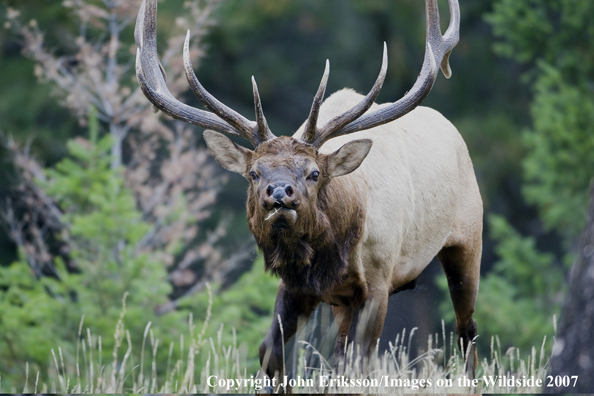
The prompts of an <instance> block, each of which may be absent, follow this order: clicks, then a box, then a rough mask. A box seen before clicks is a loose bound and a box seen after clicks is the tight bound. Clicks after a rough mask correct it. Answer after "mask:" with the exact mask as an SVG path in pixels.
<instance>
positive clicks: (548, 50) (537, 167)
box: [487, 0, 594, 242]
mask: <svg viewBox="0 0 594 396" xmlns="http://www.w3.org/2000/svg"><path fill="white" fill-rule="evenodd" d="M487 20H488V21H489V22H490V23H491V24H492V25H493V30H494V32H495V34H496V35H497V36H499V37H501V38H502V39H503V41H501V42H500V43H498V44H496V46H495V50H496V51H497V52H498V53H499V54H501V55H503V56H506V57H510V58H514V59H516V60H517V61H518V62H521V63H525V64H526V65H527V67H528V69H527V73H526V74H525V76H526V81H529V82H530V83H531V85H532V89H533V93H534V100H533V101H532V104H531V108H530V113H531V116H532V120H533V122H532V127H531V129H528V130H525V131H524V132H523V133H522V141H523V144H524V148H525V150H526V153H527V155H526V157H525V158H524V160H523V167H524V178H525V186H524V195H525V197H526V199H527V201H528V202H529V203H532V204H535V205H536V206H537V207H538V208H539V210H540V213H541V218H542V220H543V222H544V224H545V225H546V226H547V227H548V228H549V229H553V228H554V229H556V230H558V231H559V232H560V233H561V235H562V236H563V239H564V240H565V241H566V242H571V241H572V240H573V239H574V238H575V237H576V235H577V234H578V232H580V231H581V229H582V227H583V225H584V213H585V208H586V204H587V191H588V186H589V184H590V182H591V179H592V176H593V174H594V172H593V169H594V156H592V149H593V148H594V111H593V110H594V87H593V85H592V81H593V79H594V47H592V42H594V3H592V2H591V1H584V0H564V1H545V0H531V1H513V0H500V1H498V2H496V3H495V5H494V11H493V13H491V14H489V15H488V16H487Z"/></svg>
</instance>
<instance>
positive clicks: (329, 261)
mask: <svg viewBox="0 0 594 396" xmlns="http://www.w3.org/2000/svg"><path fill="white" fill-rule="evenodd" d="M346 181H347V180H346V177H345V178H344V180H340V179H336V180H333V181H332V182H331V183H330V184H329V185H327V186H324V187H322V189H321V190H320V192H319V195H318V205H317V210H315V211H312V213H307V212H305V211H302V212H300V214H299V216H300V221H301V222H302V223H300V224H299V227H296V229H295V230H293V229H290V230H282V231H275V230H274V229H273V228H272V226H271V225H269V224H265V222H263V221H261V220H259V219H258V217H257V216H255V212H256V206H255V205H256V204H257V198H256V197H254V194H249V193H248V202H247V209H248V226H249V228H250V231H251V232H252V233H253V234H254V236H255V238H256V242H257V244H258V246H259V247H260V249H261V250H262V253H263V255H264V263H265V269H266V271H270V272H272V273H273V274H275V275H278V276H280V277H281V278H282V279H283V281H284V283H285V284H286V286H287V287H288V288H290V289H296V290H299V291H301V292H304V293H306V294H314V295H321V294H323V293H325V292H327V291H329V290H331V289H332V288H334V287H335V286H336V285H337V284H340V283H341V282H342V280H343V279H344V277H345V275H346V272H347V267H348V259H349V254H350V251H351V249H352V247H353V246H355V245H356V243H357V242H358V241H359V239H360V238H361V235H362V231H363V224H364V217H365V213H364V210H363V207H364V206H363V205H362V202H356V201H349V200H346V199H342V200H338V199H337V197H345V196H351V197H352V196H353V195H355V196H357V195H358V194H353V193H355V192H354V191H346V190H349V189H350V188H352V187H353V183H347V182H346ZM344 194H349V195H344ZM250 197H251V199H250Z"/></svg>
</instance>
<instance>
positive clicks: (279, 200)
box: [266, 184, 294, 206]
mask: <svg viewBox="0 0 594 396" xmlns="http://www.w3.org/2000/svg"><path fill="white" fill-rule="evenodd" d="M266 194H267V195H268V196H269V197H272V198H273V200H274V204H275V206H276V205H278V204H280V205H285V204H287V202H286V199H287V198H291V196H292V195H293V194H294V190H293V187H292V186H291V185H274V184H269V185H268V187H267V188H266Z"/></svg>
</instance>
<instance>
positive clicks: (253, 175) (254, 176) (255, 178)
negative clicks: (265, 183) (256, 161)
mask: <svg viewBox="0 0 594 396" xmlns="http://www.w3.org/2000/svg"><path fill="white" fill-rule="evenodd" d="M250 176H251V177H252V180H258V175H257V174H256V172H254V171H251V172H250Z"/></svg>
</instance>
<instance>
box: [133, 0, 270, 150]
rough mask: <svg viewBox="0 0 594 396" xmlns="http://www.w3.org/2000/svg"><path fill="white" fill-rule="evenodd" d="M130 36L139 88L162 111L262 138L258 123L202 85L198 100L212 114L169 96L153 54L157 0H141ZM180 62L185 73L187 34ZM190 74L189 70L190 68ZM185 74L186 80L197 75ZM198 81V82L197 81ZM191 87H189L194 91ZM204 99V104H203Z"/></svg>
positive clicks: (252, 140) (255, 142) (254, 139)
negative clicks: (226, 103) (134, 46)
mask: <svg viewBox="0 0 594 396" xmlns="http://www.w3.org/2000/svg"><path fill="white" fill-rule="evenodd" d="M134 39H135V40H136V46H137V47H138V50H137V53H136V77H137V78H138V84H139V85H140V88H141V89H142V92H143V93H144V95H145V96H146V97H147V99H148V100H149V101H150V102H151V103H152V104H153V105H154V106H155V107H156V108H157V109H159V110H161V111H163V113H165V114H167V115H169V116H170V117H172V118H175V119H178V120H181V121H184V122H187V123H190V124H193V125H197V126H200V127H203V128H207V129H213V130H215V131H219V132H222V133H225V134H227V135H235V136H240V137H242V138H244V139H247V140H248V141H249V142H250V143H251V144H252V145H253V146H254V147H257V146H258V145H259V144H260V143H261V142H262V141H263V140H262V139H261V136H259V134H258V123H256V122H253V121H249V120H248V119H246V118H245V117H243V116H241V115H240V114H239V113H237V112H235V111H233V110H231V109H229V108H228V107H226V106H225V105H223V104H222V103H220V102H219V101H217V100H216V99H215V98H214V97H213V96H212V95H210V94H209V93H208V92H206V91H205V90H204V88H202V91H203V93H204V95H203V96H204V100H202V99H201V100H202V102H203V103H204V104H205V105H206V106H207V108H209V109H210V110H211V111H213V112H214V113H215V114H213V113H210V112H208V111H204V110H200V109H197V108H194V107H191V106H188V105H186V104H184V103H182V102H180V101H178V100H177V99H175V98H174V97H173V95H172V94H171V92H170V91H169V89H168V88H167V83H166V81H165V74H164V72H163V68H162V67H161V64H160V63H159V60H158V56H157V0H143V2H142V4H141V6H140V11H139V13H138V17H137V19H136V28H135V29H134ZM184 66H185V68H186V75H187V76H188V73H187V71H188V67H189V69H191V64H190V61H189V36H186V42H185V43H184ZM192 74H193V70H192ZM191 77H192V76H191V75H190V76H188V80H189V81H190V84H193V83H194V80H195V81H196V82H197V81H198V79H197V78H195V75H194V76H193V77H194V79H192V78H191ZM198 84H200V83H199V82H198ZM194 88H195V87H192V89H193V90H194V92H196V89H194ZM207 103H208V104H207ZM265 136H266V137H267V139H270V138H273V137H274V135H272V133H271V132H268V133H266V135H265Z"/></svg>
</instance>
